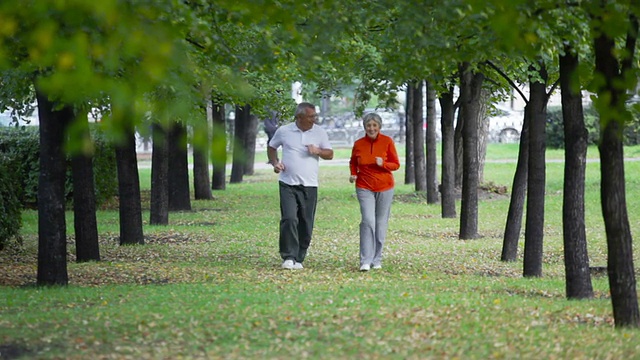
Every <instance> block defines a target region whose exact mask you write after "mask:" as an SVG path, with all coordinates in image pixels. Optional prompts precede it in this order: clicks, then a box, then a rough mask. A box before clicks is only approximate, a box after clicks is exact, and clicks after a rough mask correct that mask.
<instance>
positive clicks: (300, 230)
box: [279, 181, 318, 263]
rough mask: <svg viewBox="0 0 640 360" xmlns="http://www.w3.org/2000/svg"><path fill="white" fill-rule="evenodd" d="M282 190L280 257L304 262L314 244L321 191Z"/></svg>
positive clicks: (284, 186) (282, 185) (306, 188)
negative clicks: (312, 242)
mask: <svg viewBox="0 0 640 360" xmlns="http://www.w3.org/2000/svg"><path fill="white" fill-rule="evenodd" d="M279 184H280V185H279V188H280V256H281V257H282V260H289V259H291V260H294V261H295V262H299V263H301V262H303V261H304V259H305V257H306V256H307V249H308V248H309V245H310V244H311V235H312V234H313V222H314V218H315V214H316V203H317V202H318V188H317V187H310V186H302V185H294V186H292V185H287V184H285V183H283V182H282V181H280V182H279Z"/></svg>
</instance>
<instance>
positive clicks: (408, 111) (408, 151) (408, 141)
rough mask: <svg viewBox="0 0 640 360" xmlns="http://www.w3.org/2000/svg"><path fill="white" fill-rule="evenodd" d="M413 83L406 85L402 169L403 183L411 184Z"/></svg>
mask: <svg viewBox="0 0 640 360" xmlns="http://www.w3.org/2000/svg"><path fill="white" fill-rule="evenodd" d="M413 87H414V86H413V83H411V82H409V83H408V84H407V94H406V97H407V101H406V105H405V106H406V108H405V112H404V113H405V118H406V120H405V127H404V128H405V129H407V131H406V136H405V142H404V146H405V167H404V183H405V184H413V183H415V181H416V169H415V166H414V165H413V141H414V140H413V93H414V90H413Z"/></svg>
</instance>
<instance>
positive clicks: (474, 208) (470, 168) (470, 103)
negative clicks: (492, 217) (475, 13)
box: [459, 63, 484, 240]
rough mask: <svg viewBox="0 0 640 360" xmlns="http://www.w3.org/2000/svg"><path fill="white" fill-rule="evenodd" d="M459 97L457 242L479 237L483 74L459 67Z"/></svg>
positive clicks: (466, 66)
mask: <svg viewBox="0 0 640 360" xmlns="http://www.w3.org/2000/svg"><path fill="white" fill-rule="evenodd" d="M460 74H461V75H460V76H461V81H460V93H461V94H462V95H461V96H462V99H463V102H462V104H463V105H462V109H461V111H462V117H463V119H464V120H463V121H464V131H463V145H464V146H463V156H462V159H463V163H464V172H463V174H462V201H461V204H460V234H459V237H460V239H463V240H468V239H475V238H477V237H478V111H479V109H480V101H481V99H482V97H481V96H480V95H481V91H482V82H483V81H484V75H483V74H482V73H472V72H471V71H470V70H469V64H468V63H465V64H463V65H462V66H461V67H460Z"/></svg>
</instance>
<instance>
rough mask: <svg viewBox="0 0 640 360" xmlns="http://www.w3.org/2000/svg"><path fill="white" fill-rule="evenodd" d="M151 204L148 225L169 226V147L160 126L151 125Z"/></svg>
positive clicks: (164, 132) (163, 130) (165, 134)
mask: <svg viewBox="0 0 640 360" xmlns="http://www.w3.org/2000/svg"><path fill="white" fill-rule="evenodd" d="M152 136H153V150H152V151H153V152H152V153H151V203H150V206H149V224H151V225H169V146H168V144H167V132H166V131H165V129H164V128H163V127H162V125H161V124H158V123H154V124H153V125H152Z"/></svg>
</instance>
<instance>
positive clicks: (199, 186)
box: [193, 111, 213, 200]
mask: <svg viewBox="0 0 640 360" xmlns="http://www.w3.org/2000/svg"><path fill="white" fill-rule="evenodd" d="M194 132H198V133H200V135H199V136H198V138H199V139H200V141H197V142H196V141H194V144H193V197H194V198H195V199H196V200H211V199H213V196H211V183H209V117H208V115H207V114H206V111H205V116H204V117H202V121H200V122H199V123H198V124H196V125H195V126H194Z"/></svg>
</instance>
